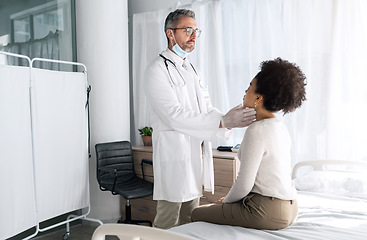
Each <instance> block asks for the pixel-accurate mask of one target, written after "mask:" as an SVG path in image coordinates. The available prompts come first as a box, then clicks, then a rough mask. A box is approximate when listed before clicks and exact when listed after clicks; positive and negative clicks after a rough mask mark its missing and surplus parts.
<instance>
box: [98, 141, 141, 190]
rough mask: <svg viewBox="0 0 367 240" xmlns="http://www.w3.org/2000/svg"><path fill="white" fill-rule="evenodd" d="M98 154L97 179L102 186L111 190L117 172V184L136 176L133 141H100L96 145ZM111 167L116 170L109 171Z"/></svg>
mask: <svg viewBox="0 0 367 240" xmlns="http://www.w3.org/2000/svg"><path fill="white" fill-rule="evenodd" d="M95 149H96V156H97V180H98V183H99V185H100V187H101V188H103V189H108V190H111V187H112V185H113V183H114V179H115V174H116V175H117V176H118V178H117V180H116V184H121V183H123V182H126V181H128V180H131V179H132V178H134V177H136V174H135V172H134V161H133V156H132V149H131V143H130V142H129V141H119V142H107V143H99V144H96V146H95ZM103 168H109V169H110V170H112V171H113V169H116V172H107V171H105V170H103Z"/></svg>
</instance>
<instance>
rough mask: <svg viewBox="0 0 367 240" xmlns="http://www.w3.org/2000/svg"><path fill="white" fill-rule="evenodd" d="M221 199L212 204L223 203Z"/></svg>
mask: <svg viewBox="0 0 367 240" xmlns="http://www.w3.org/2000/svg"><path fill="white" fill-rule="evenodd" d="M223 199H224V197H221V198H220V199H219V200H218V201H215V202H214V203H215V204H217V203H222V202H223Z"/></svg>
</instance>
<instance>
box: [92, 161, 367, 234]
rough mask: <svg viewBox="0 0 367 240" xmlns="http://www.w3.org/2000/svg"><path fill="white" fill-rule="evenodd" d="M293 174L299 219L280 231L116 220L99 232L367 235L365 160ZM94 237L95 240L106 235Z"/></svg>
mask: <svg viewBox="0 0 367 240" xmlns="http://www.w3.org/2000/svg"><path fill="white" fill-rule="evenodd" d="M292 177H293V179H294V183H295V186H296V188H297V190H298V197H297V200H298V205H299V214H298V218H297V220H296V222H295V223H293V224H292V225H291V226H289V227H287V228H285V229H282V230H276V231H275V230H256V229H249V228H243V227H236V226H228V225H218V224H212V223H206V222H193V223H189V224H185V225H181V226H178V227H174V228H171V229H170V230H169V231H165V230H160V229H154V228H149V227H144V226H135V227H126V226H124V229H123V228H122V226H121V225H120V227H119V225H117V224H113V225H109V226H106V227H104V226H100V227H99V228H97V230H96V232H97V231H98V234H99V235H100V234H102V235H103V234H105V235H119V234H120V235H121V237H120V239H129V240H130V239H140V238H139V237H143V238H144V239H147V240H148V239H151V240H154V239H161V240H163V239H177V240H179V239H182V240H186V238H185V236H186V237H187V239H202V240H223V239H226V240H227V239H228V240H240V239H241V240H242V239H251V240H265V239H266V240H280V239H315V240H321V239H340V240H342V239H343V240H344V239H353V240H365V239H367V162H350V161H330V160H328V161H321V160H318V161H308V162H301V163H298V164H296V165H295V166H294V168H293V172H292ZM98 229H100V230H98ZM146 233H149V234H148V235H146ZM144 234H145V235H144ZM157 234H158V235H157ZM166 234H167V235H166ZM172 234H178V235H177V236H176V237H174V235H172ZM103 236H104V235H103ZM95 237H96V238H93V240H98V239H102V238H97V235H96V236H95Z"/></svg>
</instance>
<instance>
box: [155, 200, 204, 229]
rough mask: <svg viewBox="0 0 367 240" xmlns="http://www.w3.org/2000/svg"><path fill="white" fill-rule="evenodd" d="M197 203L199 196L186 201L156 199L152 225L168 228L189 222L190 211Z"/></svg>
mask: <svg viewBox="0 0 367 240" xmlns="http://www.w3.org/2000/svg"><path fill="white" fill-rule="evenodd" d="M199 203H200V198H196V199H194V200H191V201H188V202H168V201H164V200H158V201H157V214H156V215H155V218H154V222H153V227H157V228H162V229H168V228H171V227H174V226H178V225H182V224H185V223H189V222H191V213H192V211H193V210H194V208H197V207H198V206H199Z"/></svg>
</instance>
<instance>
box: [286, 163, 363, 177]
mask: <svg viewBox="0 0 367 240" xmlns="http://www.w3.org/2000/svg"><path fill="white" fill-rule="evenodd" d="M326 166H352V167H353V169H352V170H333V169H328V168H327V167H326ZM301 167H312V168H313V170H314V171H339V172H340V171H342V172H355V170H356V169H358V171H356V172H361V171H363V170H364V171H366V170H367V162H362V161H344V160H316V161H303V162H299V163H297V164H296V165H295V166H294V167H293V171H292V179H295V178H296V177H297V174H298V170H299V169H300V168H301Z"/></svg>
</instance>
